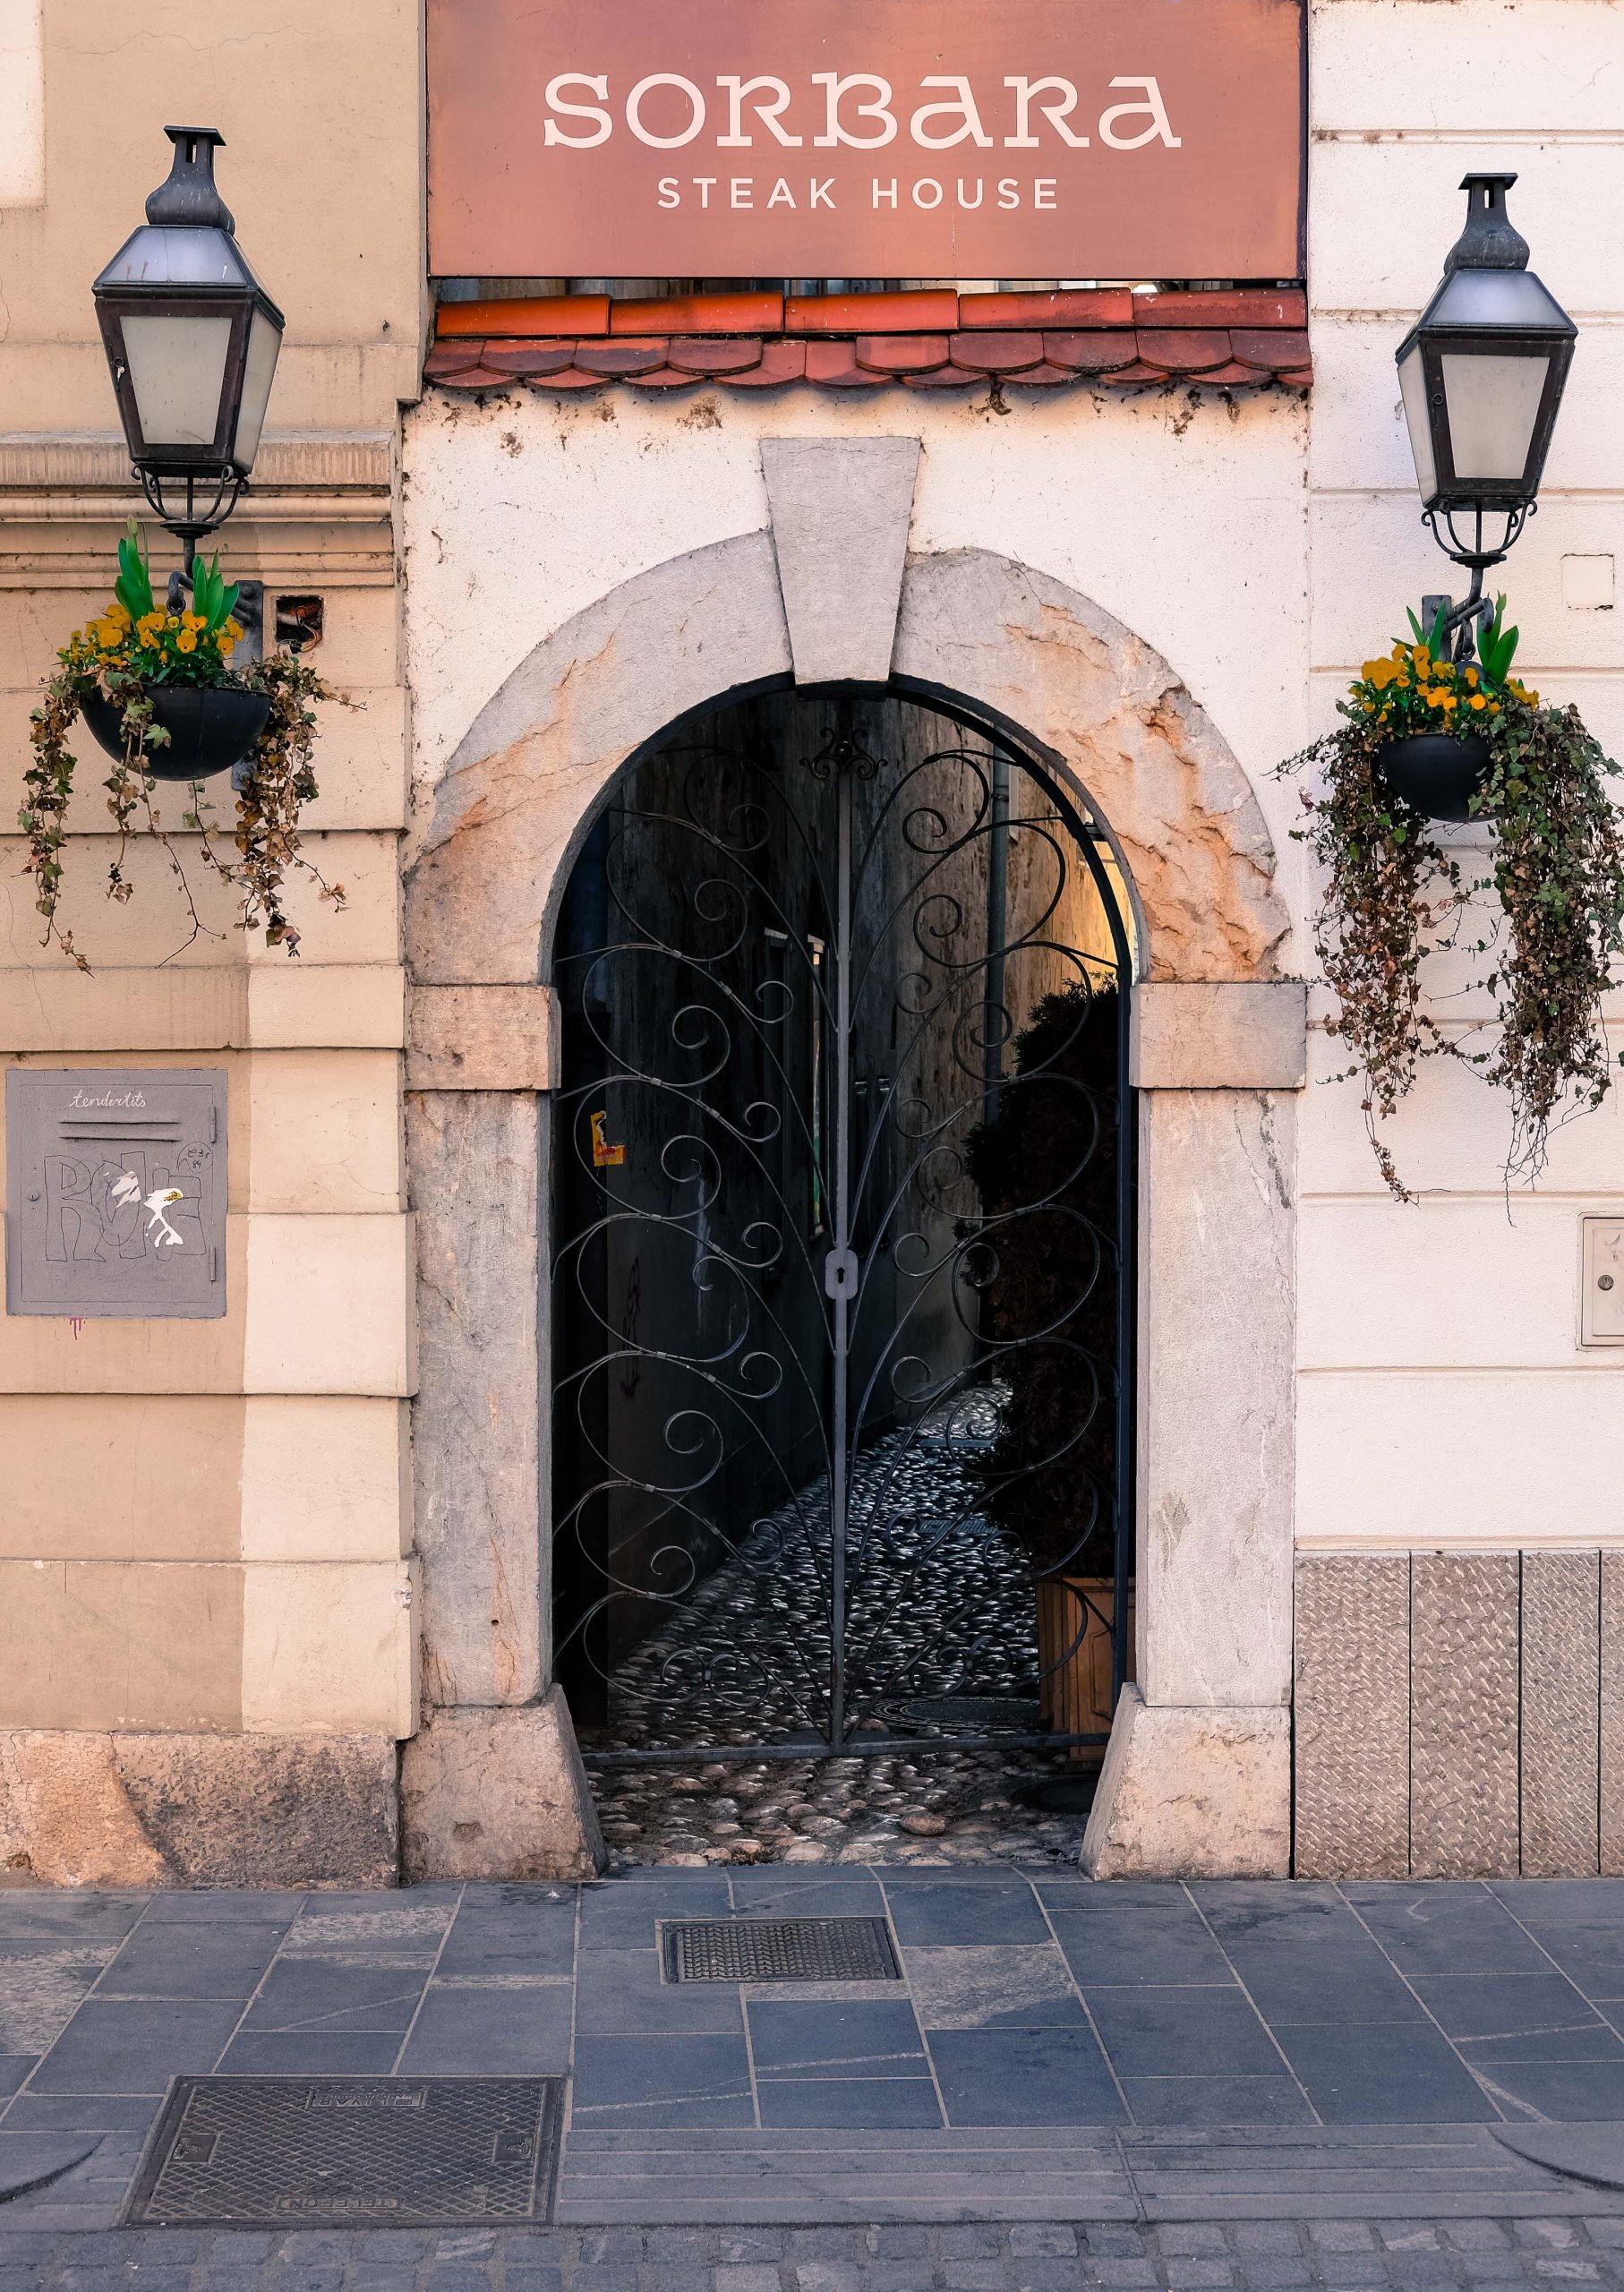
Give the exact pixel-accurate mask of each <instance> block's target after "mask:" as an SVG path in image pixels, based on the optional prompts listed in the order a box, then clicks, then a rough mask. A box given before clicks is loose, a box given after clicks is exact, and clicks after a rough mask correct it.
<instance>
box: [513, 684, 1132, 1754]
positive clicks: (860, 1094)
mask: <svg viewBox="0 0 1624 2292" xmlns="http://www.w3.org/2000/svg"><path fill="white" fill-rule="evenodd" d="M1129 961H1130V956H1129V947H1128V942H1127V938H1126V935H1125V931H1124V924H1123V921H1122V915H1121V909H1120V905H1119V900H1118V894H1117V888H1116V885H1115V881H1114V879H1113V877H1112V874H1111V870H1110V868H1109V864H1108V861H1107V858H1106V856H1105V854H1104V851H1103V849H1102V847H1101V845H1100V844H1099V842H1098V840H1097V838H1096V837H1095V836H1094V835H1093V834H1091V833H1090V829H1089V827H1088V825H1087V824H1086V823H1085V822H1084V821H1083V820H1082V819H1081V817H1079V816H1078V814H1077V813H1076V812H1075V810H1074V809H1073V807H1072V806H1071V804H1070V803H1069V801H1068V800H1066V798H1065V797H1064V794H1063V793H1062V791H1060V790H1059V789H1057V788H1056V787H1055V786H1054V785H1052V784H1051V783H1050V782H1049V781H1048V779H1047V776H1045V775H1044V774H1042V773H1041V772H1040V771H1039V769H1038V767H1037V766H1035V765H1033V764H1032V763H1030V761H1029V760H1028V759H1027V758H1025V757H1021V756H1020V755H1018V754H1017V753H1016V752H1015V751H1014V750H1013V748H1006V747H1005V746H1004V745H1003V744H1002V743H1001V742H999V741H996V740H994V739H992V738H991V737H984V736H979V735H971V734H967V733H965V732H963V731H961V730H960V729H959V728H958V727H956V726H955V725H953V724H952V723H949V722H948V721H946V720H944V719H943V718H941V717H939V716H936V715H934V714H927V713H926V712H924V711H923V710H921V709H918V708H915V707H913V706H911V705H910V704H905V703H902V702H899V701H887V702H871V703H858V702H851V701H833V700H828V701H816V700H814V701H808V700H806V699H804V698H802V699H794V698H786V699H782V700H775V701H768V702H762V703H753V704H744V705H741V706H739V707H737V708H735V709H733V710H731V711H729V712H726V713H725V714H721V715H719V716H717V717H716V718H714V719H712V720H711V721H710V723H708V724H707V725H706V726H705V727H703V728H702V729H701V731H700V732H699V733H698V734H697V735H696V736H695V737H693V738H690V739H687V740H671V741H668V742H666V743H664V744H662V746H660V747H659V748H656V749H654V751H652V752H649V753H647V754H645V756H644V757H642V758H641V759H639V760H637V762H636V763H635V764H634V765H632V766H630V767H628V772H627V774H626V775H625V777H624V778H623V780H622V782H621V783H620V786H619V789H618V791H617V793H616V796H615V798H614V799H613V800H611V804H610V805H609V807H608V808H607V809H606V810H605V811H604V813H603V815H602V816H601V817H600V819H599V821H598V822H597V825H596V826H595V827H594V831H593V834H592V836H591V838H590V840H589V842H588V843H587V845H586V847H585V850H584V851H583V853H582V856H581V859H580V860H579V861H578V862H577V868H576V870H575V873H574V875H573V876H572V878H571V882H570V885H569V890H568V895H567V898H566V902H565V905H564V911H563V914H562V918H561V921H560V930H559V938H558V945H557V948H556V950H555V960H554V976H555V979H556V981H557V984H558V987H559V990H560V1002H561V1007H562V1010H563V1013H564V1066H563V1074H562V1077H561V1087H560V1090H558V1091H557V1093H556V1094H555V1099H554V1133H553V1194H554V1216H555V1226H554V1230H555V1234H556V1236H557V1237H558V1238H557V1245H556V1248H555V1252H554V1259H553V1306H554V1313H555V1323H554V1332H553V1343H554V1361H555V1381H554V1395H553V1401H554V1406H553V1450H554V1461H553V1474H554V1584H555V1599H556V1611H557V1649H558V1657H559V1664H560V1672H561V1675H562V1676H564V1678H565V1679H566V1681H567V1684H568V1687H569V1690H570V1694H571V1700H572V1704H573V1706H574V1707H575V1710H576V1715H577V1723H584V1729H585V1735H586V1740H587V1741H588V1743H589V1744H594V1743H595V1745H596V1747H597V1749H598V1750H599V1752H600V1754H601V1755H606V1756H613V1757H617V1758H637V1757H678V1756H686V1757H693V1756H694V1755H695V1754H696V1753H697V1752H699V1751H704V1752H705V1753H706V1754H707V1755H709V1756H712V1757H739V1756H748V1757H762V1756H767V1757H773V1756H782V1757H808V1756H816V1755H818V1754H820V1753H825V1752H829V1753H833V1752H840V1753H842V1754H844V1755H850V1754H851V1753H853V1752H866V1751H870V1750H881V1749H894V1748H896V1747H898V1745H899V1744H902V1743H903V1742H906V1743H910V1744H914V1743H917V1742H918V1741H919V1738H920V1737H921V1736H922V1735H924V1736H928V1737H930V1738H932V1739H933V1740H936V1741H937V1742H938V1743H947V1742H952V1743H953V1744H955V1745H961V1746H969V1745H971V1744H979V1743H981V1742H983V1741H988V1742H990V1741H996V1742H999V1743H1014V1742H1031V1743H1039V1742H1041V1743H1056V1744H1057V1743H1062V1742H1073V1743H1075V1742H1080V1741H1085V1742H1087V1741H1098V1740H1103V1731H1104V1728H1105V1727H1106V1726H1107V1724H1108V1713H1109V1707H1110V1704H1111V1703H1112V1702H1113V1701H1114V1699H1115V1693H1116V1691H1117V1690H1118V1689H1120V1686H1121V1682H1122V1681H1123V1678H1124V1675H1125V1672H1126V1667H1127V1660H1128V1607H1129V1602H1128V1598H1127V1597H1126V1596H1124V1594H1125V1592H1126V1587H1127V1585H1128V1578H1129V1569H1130V1565H1131V1547H1130V1534H1131V1529H1130V1523H1131V1512H1132V1507H1131V1493H1130V1490H1129V1486H1128V1468H1129V1463H1130V1459H1131V1457H1132V1393H1131V1390H1130V1382H1131V1381H1130V1374H1129V1370H1128V1363H1129V1361H1130V1359H1131V1351H1130V1346H1129V1326H1128V1322H1129V1313H1130V1310H1131V1297H1132V1290H1133V1281H1132V1264H1131V1261H1132V1245H1133V1167H1132V1130H1131V1124H1130V1122H1129V1120H1128V1106H1129V1096H1128V1088H1127V1065H1126V1039H1127V1026H1126V1021H1127V1009H1126V1006H1127V1001H1128V995H1127V986H1128V979H1129ZM1056 1618H1057V1619H1058V1621H1056ZM1045 1620H1047V1630H1046V1629H1044V1623H1045ZM1080 1655H1087V1656H1088V1657H1089V1658H1090V1660H1093V1661H1096V1662H1097V1663H1100V1664H1103V1665H1104V1666H1105V1675H1106V1680H1107V1684H1106V1685H1105V1686H1103V1687H1101V1688H1099V1689H1098V1690H1097V1692H1096V1695H1095V1707H1094V1708H1093V1709H1090V1708H1089V1707H1088V1706H1087V1705H1086V1702H1085V1704H1084V1705H1082V1706H1080V1705H1079V1704H1078V1701H1077V1698H1076V1692H1075V1683H1076V1677H1077V1664H1078V1660H1079V1657H1080ZM1101 1702H1103V1704H1104V1706H1105V1711H1104V1715H1103V1716H1102V1715H1100V1713H1099V1711H1098V1705H1099V1704H1100V1703H1101ZM1080 1713H1081V1717H1080ZM605 1747H607V1749H606V1748H605Z"/></svg>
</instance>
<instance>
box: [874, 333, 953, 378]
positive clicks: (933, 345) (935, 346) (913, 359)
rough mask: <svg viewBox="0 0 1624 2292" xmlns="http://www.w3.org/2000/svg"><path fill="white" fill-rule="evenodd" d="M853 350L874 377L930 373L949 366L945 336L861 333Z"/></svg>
mask: <svg viewBox="0 0 1624 2292" xmlns="http://www.w3.org/2000/svg"><path fill="white" fill-rule="evenodd" d="M853 347H854V348H855V350H856V352H857V363H858V364H859V366H866V367H867V368H868V372H870V373H871V374H927V373H929V372H930V371H931V369H932V368H933V367H936V366H945V365H946V363H947V337H946V336H945V335H944V334H859V336H858V338H857V341H856V343H855V345H854V346H853Z"/></svg>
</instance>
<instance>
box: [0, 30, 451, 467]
mask: <svg viewBox="0 0 1624 2292" xmlns="http://www.w3.org/2000/svg"><path fill="white" fill-rule="evenodd" d="M33 6H34V9H35V12H36V13H38V15H39V17H40V21H41V22H42V26H43V50H44V71H43V90H44V93H43V139H42V140H43V174H41V167H40V162H39V152H40V146H41V139H40V137H39V135H38V121H39V114H40V106H39V96H38V90H39V86H40V75H39V73H38V63H37V57H38V47H37V35H36V36H34V37H30V29H31V28H30V0H0V82H3V81H5V80H6V79H7V77H8V73H9V66H10V62H11V57H12V56H13V55H16V56H18V57H19V59H20V60H19V65H18V75H17V79H16V81H14V83H13V87H12V91H11V92H10V93H9V94H8V95H7V96H6V97H5V98H4V109H0V130H3V129H4V128H6V127H8V126H9V125H10V124H11V115H13V113H14V114H16V115H18V118H17V124H19V125H20V127H21V131H22V136H23V141H22V144H21V154H20V160H13V159H11V158H7V159H6V160H5V161H0V252H3V256H4V289H3V291H4V305H5V316H4V322H3V323H0V409H3V411H0V431H3V432H64V431H85V432H94V431H100V432H109V433H110V432H112V431H113V430H114V428H115V422H114V418H113V407H112V405H111V400H110V392H109V389H108V384H107V369H106V366H105V364H104V363H103V360H102V355H101V349H100V340H99V337H98V333H97V330H96V325H95V321H94V316H93V313H92V311H91V305H90V281H91V279H92V278H94V277H95V276H96V274H97V272H98V270H99V269H101V267H102V265H103V264H104V263H105V262H107V261H108V259H109V258H110V257H111V256H112V255H113V254H115V252H117V250H118V248H119V246H120V245H121V244H123V242H124V239H125V238H126V237H127V236H128V235H129V234H130V232H131V231H132V230H133V229H134V228H135V227H136V225H137V223H139V222H140V220H141V205H142V201H144V200H145V198H146V196H147V193H148V192H150V191H151V190H152V189H153V187H154V185H155V184H158V183H159V182H160V181H161V180H162V178H163V177H164V175H166V174H167V172H168V166H169V156H170V147H169V145H168V143H167V141H165V138H164V133H163V130H164V124H165V122H166V121H169V120H184V121H189V122H195V123H198V124H206V125H209V126H215V127H218V128H219V129H220V130H221V132H222V133H223V134H224V135H225V138H226V149H225V150H224V151H223V152H222V153H221V155H220V158H219V162H218V170H217V172H218V180H219V182H220V184H221V188H222V190H223V191H224V193H225V197H226V203H227V206H228V207H229V208H231V210H232V211H233V212H234V214H235V216H236V218H237V225H238V230H239V233H240V235H241V239H242V244H243V246H244V252H246V253H247V255H248V258H249V261H251V262H252V264H253V266H254V268H255V269H256V270H257V271H258V273H259V275H260V277H261V278H262V279H263V281H264V283H265V285H266V286H267V287H268V288H269V292H270V294H271V295H272V296H273V297H274V298H275V299H276V301H277V302H278V304H280V305H281V307H282V309H283V310H284V312H286V317H287V335H286V342H285V345H284V348H283V352H282V357H281V363H280V366H279V368H278V378H277V386H276V396H275V398H273V400H272V405H271V417H270V418H271V423H272V425H273V427H275V428H277V429H280V430H316V429H329V428H330V429H346V430H368V429H372V430H375V429H380V428H382V429H387V428H389V426H390V425H391V424H392V423H393V422H394V419H395V412H396V406H397V402H398V401H399V400H400V399H402V398H410V397H412V396H414V395H415V390H416V388H417V361H418V350H419V334H420V320H421V312H422V303H423V281H422V276H421V270H420V258H419V252H418V249H419V244H420V240H419V218H420V213H421V199H422V192H421V167H420V164H419V157H418V147H419V140H420V139H419V135H418V130H417V123H418V119H419V116H420V110H419V90H420V73H421V61H420V32H419V23H418V16H419V11H418V7H417V5H416V0H345V5H344V6H343V7H341V8H333V7H329V6H326V5H323V4H322V0H281V4H280V5H279V6H278V7H276V8H274V9H270V10H266V11H264V12H262V13H258V14H250V15H246V16H244V15H240V14H238V13H234V14H233V15H232V17H231V20H230V21H229V22H227V21H223V20H221V19H218V18H213V19H211V18H209V17H208V16H206V15H205V16H200V14H199V13H198V11H197V9H196V8H195V7H192V6H189V5H186V4H184V0H142V4H141V6H140V7H139V8H138V9H135V10H132V9H131V8H129V7H128V6H126V5H124V4H121V0H33ZM30 89H31V90H33V91H34V92H33V94H32V95H30ZM30 125H32V126H33V127H34V129H35V131H36V132H35V133H33V134H32V135H30V133H29V131H30ZM13 168H14V169H15V172H16V173H17V175H18V176H19V184H18V186H17V187H16V188H14V189H13V187H12V186H11V184H10V180H9V178H10V175H11V173H12V171H13ZM8 201H30V202H32V203H31V204H30V205H27V206H23V205H8V204H7V202H8ZM70 352H71V353H73V354H75V355H64V354H65V353H70Z"/></svg>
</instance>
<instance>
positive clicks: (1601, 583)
mask: <svg viewBox="0 0 1624 2292" xmlns="http://www.w3.org/2000/svg"><path fill="white" fill-rule="evenodd" d="M1612 601H1613V565H1612V560H1611V557H1564V558H1563V560H1562V603H1564V604H1565V605H1566V606H1567V607H1568V611H1570V612H1611V611H1612Z"/></svg>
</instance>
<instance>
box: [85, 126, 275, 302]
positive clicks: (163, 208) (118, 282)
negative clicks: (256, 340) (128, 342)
mask: <svg viewBox="0 0 1624 2292" xmlns="http://www.w3.org/2000/svg"><path fill="white" fill-rule="evenodd" d="M164 133H165V134H166V135H167V137H168V138H169V141H171V142H172V143H173V144H174V146H175V158H174V161H173V163H172V165H171V167H170V169H169V173H168V175H167V176H166V178H165V180H164V181H163V182H162V183H161V184H159V185H158V189H157V190H156V191H155V192H152V193H151V195H150V198H149V199H148V201H147V210H146V211H147V219H146V221H145V222H144V223H143V224H141V226H140V227H139V228H138V229H136V230H134V231H132V233H131V234H130V236H129V237H128V238H127V239H126V240H125V241H124V244H123V246H122V247H120V249H119V250H118V252H117V253H116V254H115V256H114V258H113V260H112V261H111V262H110V263H108V264H107V268H106V269H104V270H103V271H102V272H101V273H100V275H99V276H98V278H97V280H96V283H95V286H94V287H93V288H92V290H91V291H92V292H93V293H95V294H98V295H102V294H106V293H107V291H108V290H109V289H111V290H114V291H116V292H118V293H121V294H153V295H173V294H175V293H176V292H177V291H178V292H179V293H182V294H205V293H209V292H215V293H219V294H230V295H243V294H248V295H257V296H258V297H259V298H260V300H261V303H262V304H263V305H264V307H265V311H266V314H267V316H268V317H269V318H271V319H273V320H274V321H275V322H276V324H277V325H278V327H280V326H281V325H282V324H283V323H284V321H283V317H282V313H281V312H280V311H279V310H278V308H277V306H276V304H274V303H273V302H272V301H271V299H270V296H269V295H268V294H267V293H266V292H265V289H264V287H263V286H261V284H260V281H259V280H258V278H255V276H254V274H253V271H252V268H251V267H250V265H249V262H248V259H247V257H246V256H245V255H244V252H243V251H242V249H241V247H239V246H238V244H237V243H236V241H235V238H234V237H233V236H232V233H233V231H234V229H235V218H234V217H233V215H232V212H231V210H230V208H229V207H227V204H226V202H225V201H224V200H223V199H222V198H221V197H220V194H219V191H218V188H217V186H216V184H215V180H214V155H215V153H216V151H217V150H219V149H220V147H221V146H222V145H223V144H224V142H225V141H226V139H225V137H224V136H223V135H222V134H221V133H220V132H219V130H218V128H215V127H166V128H165V130H164Z"/></svg>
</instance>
